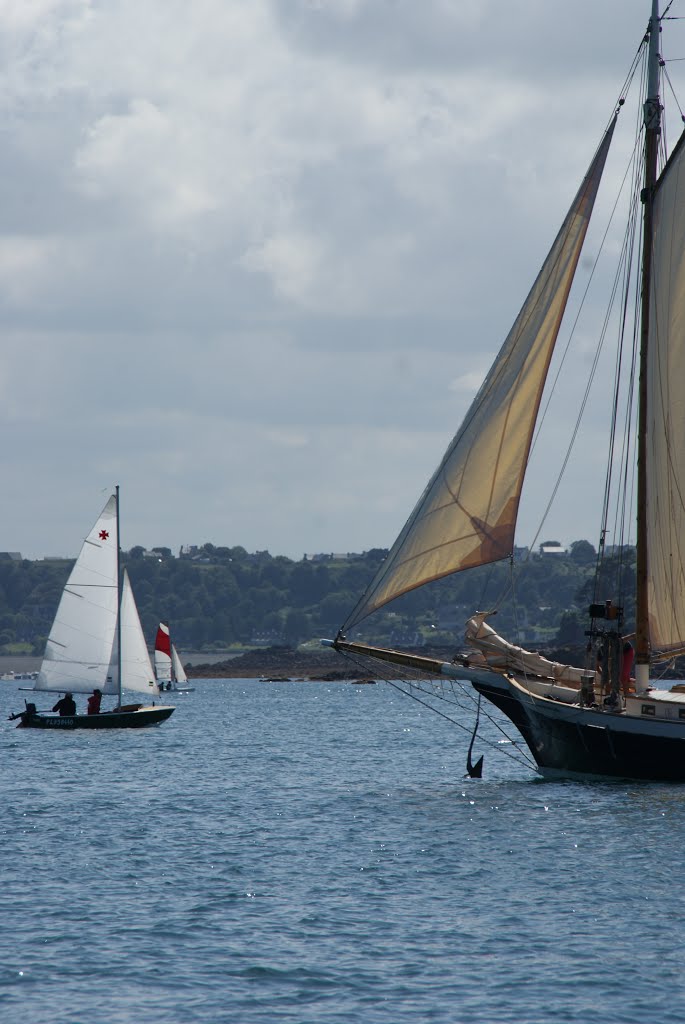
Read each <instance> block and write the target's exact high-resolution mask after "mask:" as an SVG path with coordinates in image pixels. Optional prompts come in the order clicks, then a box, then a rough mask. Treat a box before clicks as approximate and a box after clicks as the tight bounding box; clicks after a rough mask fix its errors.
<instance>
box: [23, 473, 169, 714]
mask: <svg viewBox="0 0 685 1024" xmlns="http://www.w3.org/2000/svg"><path fill="white" fill-rule="evenodd" d="M119 652H121V658H120V657H119ZM33 690H34V691H36V692H49V693H64V694H74V693H92V692H93V691H96V690H97V691H99V692H100V694H102V695H107V694H111V695H114V696H116V698H117V703H116V706H115V707H114V708H113V709H112V710H111V711H100V712H99V713H97V714H76V713H73V714H64V713H62V714H60V715H55V714H49V713H43V712H39V711H37V710H36V706H35V704H27V708H26V710H25V711H21V712H19V713H18V714H16V715H12V716H10V717H11V718H19V719H20V723H19V724H20V726H23V727H24V728H33V729H51V728H52V729H55V728H57V729H124V728H128V729H130V728H141V727H143V726H147V725H156V724H157V723H159V722H162V721H164V720H165V719H166V718H169V716H170V715H171V714H172V712H173V711H174V708H173V707H170V706H168V705H154V704H126V705H124V704H122V692H123V691H124V690H132V691H133V692H135V693H144V694H145V695H146V696H147V697H154V696H157V695H158V694H159V688H158V686H157V683H156V681H155V678H154V673H153V670H152V665H151V663H150V656H149V654H148V651H147V646H146V644H145V638H144V636H143V630H142V627H141V624H140V618H139V615H138V609H137V608H136V603H135V599H134V597H133V591H132V589H131V583H130V580H129V578H128V573H127V572H126V571H125V570H124V572H123V573H122V572H121V566H120V558H119V488H118V487H117V488H116V492H115V493H114V494H113V495H111V497H110V498H109V500H108V501H107V504H106V505H105V507H104V509H103V510H102V512H101V513H100V516H99V517H98V520H97V522H96V523H95V525H94V526H93V528H92V530H91V531H90V533H89V534H88V536H87V537H86V539H85V541H84V542H83V546H82V548H81V551H80V553H79V556H78V558H77V559H76V562H75V564H74V567H73V569H72V571H71V573H70V575H69V579H68V580H67V583H66V585H65V587H64V590H63V592H62V597H61V600H60V603H59V606H58V609H57V614H56V616H55V620H54V622H53V624H52V628H51V630H50V635H49V637H48V641H47V644H46V648H45V655H44V657H43V662H42V664H41V668H40V671H39V673H38V676H37V678H36V680H35V684H34V686H33Z"/></svg>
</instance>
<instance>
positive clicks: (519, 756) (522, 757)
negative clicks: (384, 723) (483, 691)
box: [385, 679, 537, 771]
mask: <svg viewBox="0 0 685 1024" xmlns="http://www.w3.org/2000/svg"><path fill="white" fill-rule="evenodd" d="M385 682H386V683H387V684H388V685H389V686H392V687H393V688H394V689H395V690H397V691H398V693H401V694H403V696H405V697H410V698H411V699H412V700H415V701H417V703H419V704H421V706H422V707H424V708H426V709H427V710H428V711H432V712H433V714H434V715H439V716H440V718H444V719H445V720H446V721H447V722H450V723H451V724H452V725H456V726H457V727H458V728H459V729H462V730H463V731H464V732H467V733H470V732H471V730H470V729H468V728H467V727H466V726H465V725H462V724H461V722H457V720H456V719H454V718H451V717H450V716H449V715H446V714H445V713H444V712H443V711H439V710H438V708H434V707H433V706H432V705H431V704H429V703H428V702H427V701H425V700H421V698H420V697H417V696H416V695H415V694H413V693H409V692H408V691H407V690H405V689H403V688H402V687H401V686H399V685H398V684H397V683H396V682H394V681H393V680H392V679H386V680H385ZM409 685H411V684H409ZM417 689H418V690H419V692H420V693H425V691H424V690H421V689H420V687H417ZM426 696H427V694H426ZM430 696H433V694H431V695H430ZM435 696H436V697H437V696H438V695H437V694H436V695H435ZM486 718H487V719H488V721H489V722H492V724H493V725H494V724H496V723H494V722H493V721H492V719H491V718H490V717H489V716H488V715H486ZM505 735H506V734H505ZM506 738H507V740H509V742H510V743H512V745H513V746H515V748H516V754H513V753H512V752H511V751H510V750H505V749H504V747H502V746H500V745H499V744H497V743H494V742H493V741H492V740H489V739H487V738H486V737H483V736H481V743H484V744H485V746H487V747H491V748H492V749H493V750H496V751H498V752H499V753H502V754H506V755H507V757H510V758H511V759H512V761H516V762H517V763H518V764H523V765H525V767H526V768H531V767H532V768H533V770H534V771H537V768H536V767H535V764H534V762H533V760H532V759H529V758H527V757H526V754H525V752H524V750H523V749H522V748H521V747H519V745H518V742H517V741H516V740H512V739H511V738H510V737H509V736H507V737H506Z"/></svg>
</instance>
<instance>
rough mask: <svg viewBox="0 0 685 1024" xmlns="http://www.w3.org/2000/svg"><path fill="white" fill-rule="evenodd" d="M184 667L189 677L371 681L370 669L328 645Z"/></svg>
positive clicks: (268, 650)
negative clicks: (306, 649) (329, 647)
mask: <svg viewBox="0 0 685 1024" xmlns="http://www.w3.org/2000/svg"><path fill="white" fill-rule="evenodd" d="M185 669H186V673H187V675H188V678H189V679H268V680H274V681H280V680H287V679H307V680H309V679H316V680H321V681H323V682H332V681H336V680H341V681H345V680H353V681H367V680H368V672H364V671H363V670H362V669H360V668H358V667H357V666H355V665H354V664H352V662H350V661H347V660H346V659H345V658H343V657H342V656H341V655H340V654H338V653H337V652H336V651H333V650H326V649H325V648H322V649H321V651H298V650H296V649H295V648H293V647H267V648H265V649H263V650H258V651H248V652H246V653H245V654H241V655H239V656H238V657H237V658H229V659H228V660H227V661H220V662H216V663H215V664H206V665H186V666H185Z"/></svg>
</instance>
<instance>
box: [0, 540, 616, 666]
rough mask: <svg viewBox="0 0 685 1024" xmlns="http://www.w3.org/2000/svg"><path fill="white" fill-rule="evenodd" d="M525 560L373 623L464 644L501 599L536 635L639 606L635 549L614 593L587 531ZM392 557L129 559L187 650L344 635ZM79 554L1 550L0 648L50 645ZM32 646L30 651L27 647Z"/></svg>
mask: <svg viewBox="0 0 685 1024" xmlns="http://www.w3.org/2000/svg"><path fill="white" fill-rule="evenodd" d="M518 554H519V555H520V556H521V555H522V556H523V558H522V559H521V564H520V567H516V568H513V567H512V566H510V565H509V563H506V562H504V563H495V564H493V565H490V566H483V567H481V568H479V569H475V570H471V571H469V572H464V573H458V574H456V575H455V576H451V577H447V578H445V579H443V580H439V581H436V583H434V584H432V585H430V586H427V587H422V588H420V589H418V590H416V591H413V592H412V593H409V594H406V595H404V596H403V597H402V598H399V599H398V600H397V601H394V602H392V603H391V604H390V605H389V606H387V607H386V608H385V609H383V610H381V611H380V612H379V613H377V614H376V615H374V616H373V617H372V619H370V620H367V623H365V624H363V631H364V635H365V636H366V637H367V638H368V639H369V640H374V641H375V642H381V643H388V642H392V643H396V644H401V643H405V642H406V643H411V644H416V643H430V642H433V641H435V642H439V643H445V642H448V643H455V645H457V644H458V643H459V642H460V638H461V636H462V633H463V624H464V621H465V620H466V618H468V616H469V615H471V614H472V613H473V612H474V611H476V610H489V609H490V608H494V607H498V609H499V610H498V614H497V619H496V621H495V622H494V623H493V624H494V625H495V627H496V628H497V630H498V632H501V633H503V634H505V635H508V636H516V637H518V638H519V639H520V640H522V641H525V642H529V643H531V642H532V643H537V644H538V646H541V645H544V643H546V642H548V643H563V644H565V643H578V642H581V641H582V637H583V632H584V629H585V628H586V618H587V617H586V609H587V606H588V605H589V604H590V603H591V602H592V601H594V600H597V599H599V600H604V599H605V598H607V597H610V598H613V599H614V600H616V594H617V593H620V592H623V593H625V594H627V597H626V598H625V599H624V601H625V606H626V619H627V620H628V621H630V619H631V616H632V615H633V596H632V594H633V583H632V580H633V577H634V570H635V566H634V551H633V549H629V548H624V549H621V551H620V552H617V553H614V554H613V555H612V556H611V557H610V558H608V559H605V566H608V567H609V568H608V569H606V568H605V577H606V579H605V583H604V588H605V592H601V593H598V592H597V585H596V584H595V582H594V579H595V567H596V564H597V555H596V552H595V549H594V548H593V546H592V545H591V544H589V543H588V542H587V541H576V542H574V543H573V544H572V545H571V546H570V548H569V550H568V551H567V552H566V553H565V554H558V553H555V554H548V555H542V554H539V553H534V554H531V553H526V552H518ZM386 555H387V551H385V550H383V549H374V550H371V551H367V552H364V553H363V554H361V555H349V556H346V557H335V556H332V555H331V556H317V559H316V560H311V559H301V560H299V561H293V560H291V559H289V558H286V557H284V556H283V555H275V556H273V555H271V554H269V552H268V551H259V552H255V553H248V552H247V551H246V550H245V549H244V548H242V547H215V546H214V545H212V544H205V545H203V546H202V547H199V548H197V549H194V553H193V556H192V557H183V556H174V555H173V554H172V552H171V551H170V550H169V549H168V548H157V549H154V550H153V551H152V552H146V551H144V549H143V548H140V547H136V548H132V549H131V550H130V551H128V552H123V555H122V562H123V565H124V566H126V568H127V569H128V572H129V576H130V578H131V583H132V586H133V591H134V593H135V597H136V602H137V604H138V610H139V612H140V617H141V621H142V624H143V629H144V631H145V635H146V636H147V638H148V640H149V641H151V640H152V638H153V637H154V635H155V632H156V629H157V624H158V623H159V621H160V620H164V621H167V622H169V623H170V628H171V631H172V635H173V637H174V639H175V641H176V642H177V645H178V646H179V647H181V648H185V649H194V650H200V649H211V648H215V649H219V650H220V649H222V648H223V647H229V646H231V645H235V644H241V645H255V644H283V643H285V644H298V643H301V642H302V641H305V640H309V639H313V638H316V637H323V636H335V634H336V633H337V631H338V629H339V628H340V626H341V625H342V624H343V622H344V621H345V618H346V616H347V615H348V614H349V612H350V611H351V610H352V608H353V607H354V605H355V604H356V602H357V600H358V598H359V597H360V595H361V594H362V592H363V590H364V588H365V587H366V586H367V584H368V583H369V582H370V580H371V579H372V577H373V575H374V573H375V572H376V571H377V569H378V567H379V566H380V564H381V563H382V561H383V559H384V558H385V556H386ZM72 565H73V561H69V560H66V559H65V560H54V561H53V560H50V561H48V560H45V561H43V560H41V561H30V560H24V561H14V560H12V559H11V558H4V559H0V649H5V650H10V649H17V647H16V645H19V644H22V645H28V648H30V649H31V651H32V652H33V653H36V654H40V653H42V650H43V647H44V644H45V639H46V637H47V635H48V632H49V630H50V626H51V624H52V620H53V618H54V616H55V613H56V610H57V605H58V603H59V599H60V596H61V593H62V589H63V587H64V584H65V582H66V580H67V577H68V575H69V572H70V570H71V568H72ZM28 648H27V649H28Z"/></svg>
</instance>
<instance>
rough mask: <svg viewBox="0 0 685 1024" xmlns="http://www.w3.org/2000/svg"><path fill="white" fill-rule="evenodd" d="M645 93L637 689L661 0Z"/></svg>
mask: <svg viewBox="0 0 685 1024" xmlns="http://www.w3.org/2000/svg"><path fill="white" fill-rule="evenodd" d="M648 32H649V53H648V70H647V98H646V100H645V106H644V124H645V183H644V190H643V193H642V200H643V203H644V216H643V239H642V311H641V317H642V322H641V332H640V384H639V415H638V442H637V595H636V609H635V646H636V651H635V655H636V657H635V661H636V669H635V681H636V689H637V692H638V693H644V692H645V691H646V690H647V688H648V686H649V653H650V640H649V595H648V591H647V578H648V572H649V562H648V555H647V348H648V344H649V291H650V277H651V266H652V215H653V208H654V186H655V185H656V179H657V156H658V149H659V137H660V135H661V103H660V101H659V2H658V0H652V16H651V18H650V20H649V29H648Z"/></svg>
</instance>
